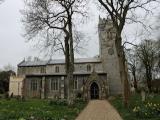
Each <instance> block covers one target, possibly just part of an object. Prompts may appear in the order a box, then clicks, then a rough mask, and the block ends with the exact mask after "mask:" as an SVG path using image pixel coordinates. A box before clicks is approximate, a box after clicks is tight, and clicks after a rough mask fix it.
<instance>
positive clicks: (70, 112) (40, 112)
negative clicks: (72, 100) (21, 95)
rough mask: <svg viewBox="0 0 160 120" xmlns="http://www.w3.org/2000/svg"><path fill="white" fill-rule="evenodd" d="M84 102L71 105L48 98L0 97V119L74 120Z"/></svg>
mask: <svg viewBox="0 0 160 120" xmlns="http://www.w3.org/2000/svg"><path fill="white" fill-rule="evenodd" d="M85 105H86V103H85V102H82V101H79V102H76V104H75V105H74V106H73V107H68V106H67V105H65V104H63V102H61V103H60V102H59V103H58V102H54V101H53V102H50V101H49V100H37V99H33V100H27V101H18V100H16V99H12V100H4V99H3V100H1V99H0V120H61V119H62V118H64V117H66V118H67V120H74V119H75V117H76V116H77V114H78V113H79V111H81V110H82V109H83V108H84V106H85Z"/></svg>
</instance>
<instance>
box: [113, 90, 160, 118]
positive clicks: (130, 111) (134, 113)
mask: <svg viewBox="0 0 160 120" xmlns="http://www.w3.org/2000/svg"><path fill="white" fill-rule="evenodd" d="M122 101H123V98H122V97H121V96H116V97H115V99H112V100H110V102H111V104H112V105H113V106H114V107H115V108H116V109H117V111H118V112H119V113H120V115H121V116H122V118H123V120H160V94H159V95H158V94H154V95H147V99H146V101H145V102H142V101H141V96H140V94H138V93H137V94H135V95H131V97H130V101H129V106H128V108H125V107H124V105H123V102H122Z"/></svg>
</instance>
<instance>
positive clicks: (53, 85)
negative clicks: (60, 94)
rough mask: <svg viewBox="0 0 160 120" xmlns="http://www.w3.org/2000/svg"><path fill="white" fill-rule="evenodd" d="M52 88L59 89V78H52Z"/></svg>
mask: <svg viewBox="0 0 160 120" xmlns="http://www.w3.org/2000/svg"><path fill="white" fill-rule="evenodd" d="M50 85H51V90H54V91H56V90H58V89H59V79H58V78H54V79H51V84H50Z"/></svg>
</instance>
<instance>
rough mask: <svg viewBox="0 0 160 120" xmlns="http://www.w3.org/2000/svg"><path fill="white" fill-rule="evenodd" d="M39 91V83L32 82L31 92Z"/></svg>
mask: <svg viewBox="0 0 160 120" xmlns="http://www.w3.org/2000/svg"><path fill="white" fill-rule="evenodd" d="M37 90H38V81H37V80H35V79H33V80H31V91H37Z"/></svg>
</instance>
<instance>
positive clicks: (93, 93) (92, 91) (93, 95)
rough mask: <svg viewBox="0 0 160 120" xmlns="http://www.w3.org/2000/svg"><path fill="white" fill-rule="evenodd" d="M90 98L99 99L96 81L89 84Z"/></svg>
mask: <svg viewBox="0 0 160 120" xmlns="http://www.w3.org/2000/svg"><path fill="white" fill-rule="evenodd" d="M90 96H91V99H99V87H98V85H97V83H95V82H93V83H92V84H91V86H90Z"/></svg>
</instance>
